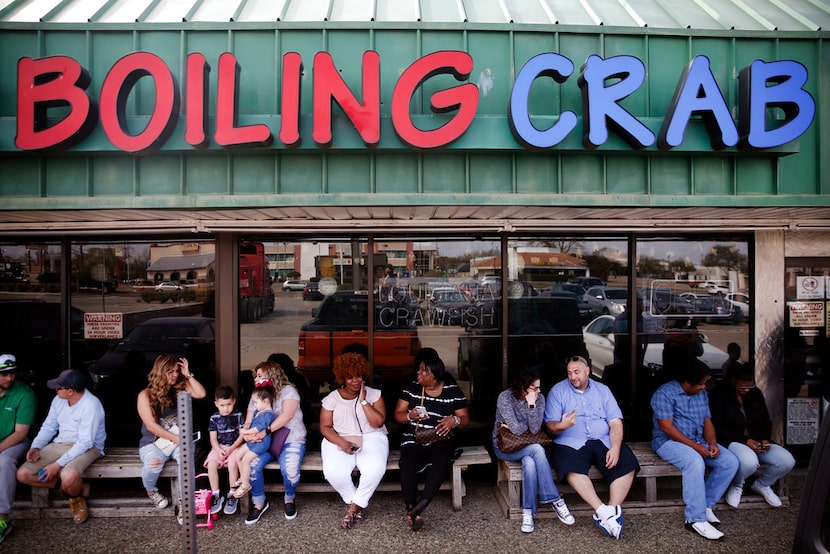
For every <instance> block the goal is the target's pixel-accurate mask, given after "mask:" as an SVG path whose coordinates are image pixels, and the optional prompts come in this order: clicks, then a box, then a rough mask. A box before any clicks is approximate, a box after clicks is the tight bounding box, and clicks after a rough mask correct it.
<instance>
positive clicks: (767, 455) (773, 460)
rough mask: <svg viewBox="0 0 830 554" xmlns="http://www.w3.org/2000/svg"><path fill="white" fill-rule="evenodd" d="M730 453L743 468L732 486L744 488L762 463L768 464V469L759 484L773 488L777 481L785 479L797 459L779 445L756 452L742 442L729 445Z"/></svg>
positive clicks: (739, 470) (733, 480) (759, 478)
mask: <svg viewBox="0 0 830 554" xmlns="http://www.w3.org/2000/svg"><path fill="white" fill-rule="evenodd" d="M729 451H730V452H732V453H733V454H735V456H737V457H738V461H739V462H740V463H741V467H740V468H739V469H738V473H736V474H735V478H734V479H732V486H735V487H743V486H744V483H745V482H746V478H747V477H749V476H750V475H752V474H753V473H755V471H756V470H757V469H758V467H759V466H760V464H761V463H764V464H767V468H766V469H765V470H764V472H763V473H762V474H761V476H760V477H758V479H757V481H758V484H759V485H761V486H764V487H771V486H772V485H773V484H774V483H775V482H776V481H778V480H779V479H781V478H782V477H784V476H785V475H786V474H788V473H789V472H790V471H792V469H793V467H795V458H793V455H792V454H790V453H789V451H787V449H786V448H784V447H781V446H778V445H777V444H770V445H769V450H767V451H766V452H761V453H758V452H755V451H754V450H752V449H751V448H750V447H748V446H747V445H745V444H743V443H740V442H731V443H729Z"/></svg>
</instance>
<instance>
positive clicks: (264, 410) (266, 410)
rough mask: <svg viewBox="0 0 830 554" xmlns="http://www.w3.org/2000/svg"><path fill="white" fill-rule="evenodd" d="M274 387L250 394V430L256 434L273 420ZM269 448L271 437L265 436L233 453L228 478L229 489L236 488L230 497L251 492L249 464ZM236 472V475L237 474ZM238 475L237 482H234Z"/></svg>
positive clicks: (256, 390) (268, 426)
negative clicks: (252, 406)
mask: <svg viewBox="0 0 830 554" xmlns="http://www.w3.org/2000/svg"><path fill="white" fill-rule="evenodd" d="M274 395H275V392H274V387H272V386H271V385H266V386H264V387H257V388H255V389H254V391H253V392H252V393H251V400H252V401H253V403H254V409H255V410H256V411H255V412H254V417H253V419H252V420H251V426H250V429H255V430H256V431H257V432H259V431H262V430H265V429H268V428H270V426H271V423H272V422H273V421H274V419H275V417H276V416H275V415H274V412H273V407H272V405H273V403H274ZM270 447H271V435H270V434H269V433H266V434H265V438H264V439H262V440H261V441H260V442H246V443H245V444H243V445H242V446H240V447H239V449H238V450H237V451H236V452H235V453H234V456H233V459H232V460H230V463H229V464H228V477H229V478H230V481H231V488H236V490H235V491H231V492H230V493H229V496H230V495H233V496H234V497H236V498H242V497H243V496H245V495H246V494H248V491H250V490H251V483H250V481H251V464H252V463H253V462H254V460H256V459H257V457H258V456H259V455H260V454H263V453H265V452H268V449H269V448H270ZM237 472H238V473H237ZM237 475H239V480H236V477H237Z"/></svg>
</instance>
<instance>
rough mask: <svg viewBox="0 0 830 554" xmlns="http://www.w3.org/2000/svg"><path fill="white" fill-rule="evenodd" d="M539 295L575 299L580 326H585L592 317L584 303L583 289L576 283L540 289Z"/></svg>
mask: <svg viewBox="0 0 830 554" xmlns="http://www.w3.org/2000/svg"><path fill="white" fill-rule="evenodd" d="M541 294H542V296H550V295H552V294H567V295H573V296H574V297H575V298H576V303H577V306H579V323H580V325H585V324H587V323H588V322H589V321H591V319H592V318H593V317H594V315H593V314H592V313H591V307H590V306H589V305H588V303H587V302H585V298H584V297H585V289H584V288H582V286H580V285H577V284H576V283H557V284H555V285H551V286H549V287H547V288H544V289H542V293H541Z"/></svg>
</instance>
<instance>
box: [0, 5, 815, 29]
mask: <svg viewBox="0 0 830 554" xmlns="http://www.w3.org/2000/svg"><path fill="white" fill-rule="evenodd" d="M231 21H234V22H239V23H263V22H277V21H279V22H286V23H309V22H358V23H367V22H379V23H417V22H423V23H435V24H440V23H450V24H464V23H468V24H474V25H475V24H505V25H509V24H523V25H560V26H566V25H579V26H586V25H587V26H591V25H603V26H615V27H640V28H645V27H648V28H656V29H698V30H736V31H818V30H821V29H822V28H826V27H828V24H829V23H830V4H828V3H827V2H825V1H824V0H717V1H716V0H682V1H679V2H678V1H670V0H0V23H4V22H19V23H90V22H91V23H182V22H191V23H221V22H231Z"/></svg>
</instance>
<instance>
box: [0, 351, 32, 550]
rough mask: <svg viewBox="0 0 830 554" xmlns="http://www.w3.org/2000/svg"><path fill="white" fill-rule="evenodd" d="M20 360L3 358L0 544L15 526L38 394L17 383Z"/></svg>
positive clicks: (0, 371) (0, 372) (0, 378)
mask: <svg viewBox="0 0 830 554" xmlns="http://www.w3.org/2000/svg"><path fill="white" fill-rule="evenodd" d="M16 373H17V359H16V358H15V357H14V356H13V355H11V354H0V542H3V539H5V538H6V537H7V536H8V534H9V532H10V531H11V530H12V525H11V523H10V522H9V514H10V513H11V511H12V503H13V502H14V492H15V489H16V487H17V464H18V462H19V461H20V459H21V458H22V457H23V456H24V455H25V454H26V451H27V450H29V439H28V435H29V428H30V427H31V426H32V424H33V423H34V422H35V394H34V392H32V389H31V388H29V386H28V385H26V384H25V383H20V382H15V380H14V378H15V374H16Z"/></svg>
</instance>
